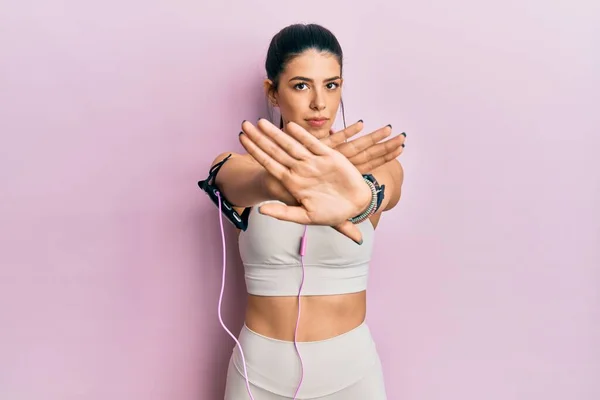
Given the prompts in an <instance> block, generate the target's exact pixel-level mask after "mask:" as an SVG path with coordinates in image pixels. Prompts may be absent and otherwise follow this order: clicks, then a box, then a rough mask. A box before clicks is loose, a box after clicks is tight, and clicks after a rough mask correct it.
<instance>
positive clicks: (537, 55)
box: [0, 0, 600, 400]
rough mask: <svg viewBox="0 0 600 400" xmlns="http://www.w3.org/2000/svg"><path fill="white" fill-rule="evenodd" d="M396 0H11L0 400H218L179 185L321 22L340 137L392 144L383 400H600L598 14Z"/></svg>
mask: <svg viewBox="0 0 600 400" xmlns="http://www.w3.org/2000/svg"><path fill="white" fill-rule="evenodd" d="M84 3H85V4H84ZM393 3H395V2H392V1H387V2H378V1H368V2H366V3H365V2H361V4H360V7H359V6H358V5H357V6H356V7H352V6H351V5H350V4H349V3H348V2H347V1H327V2H326V1H304V2H302V3H287V2H272V1H268V2H267V1H262V2H258V1H253V2H247V1H241V0H238V1H223V2H221V1H213V2H210V3H207V2H203V1H200V0H196V1H186V0H179V1H163V2H158V1H134V0H119V1H103V2H100V1H96V2H93V4H92V2H89V1H86V2H82V1H56V0H54V1H37V2H32V1H22V0H21V1H16V0H15V1H12V2H10V1H9V2H7V1H4V2H2V5H0V49H1V56H0V132H1V138H0V140H1V141H0V156H1V157H0V180H1V183H2V189H1V190H0V246H1V247H0V398H2V399H6V400H38V399H44V400H71V399H78V400H79V399H86V400H105V399H119V400H131V399H136V400H137V399H139V400H164V399H177V400H196V399H202V400H204V399H207V400H210V399H219V398H222V393H223V386H224V376H225V369H226V363H227V358H228V356H229V354H230V351H231V348H232V346H233V342H232V341H231V339H230V338H229V337H228V336H227V335H226V334H225V332H224V331H223V330H222V328H221V327H220V325H219V322H218V319H217V314H216V308H217V298H218V293H219V288H220V273H221V270H220V268H221V243H220V238H219V230H218V229H219V228H218V219H217V213H216V209H215V208H214V207H213V206H212V205H211V204H210V203H209V201H208V199H207V198H206V197H205V196H204V195H203V194H202V193H201V192H200V191H199V190H198V189H197V187H196V181H197V180H198V179H200V178H203V177H204V176H205V174H206V171H207V167H208V165H209V163H210V161H211V160H212V158H213V157H214V156H215V155H216V154H218V153H219V152H222V151H226V150H234V151H240V150H241V146H240V145H239V144H238V142H237V133H238V131H239V125H240V123H241V121H242V120H243V119H255V118H257V117H258V116H267V113H266V111H265V110H266V107H265V100H264V97H263V95H262V91H261V81H262V79H263V76H264V72H263V62H264V57H265V53H266V50H267V46H268V43H269V40H270V38H271V36H272V35H273V34H274V33H275V32H276V31H277V30H279V29H280V28H282V27H283V26H285V25H287V24H289V23H293V22H312V21H315V22H318V23H322V24H325V25H326V26H328V27H330V28H331V29H332V30H333V31H334V32H335V33H336V34H337V35H338V37H339V39H340V41H341V43H342V46H343V47H344V50H345V52H346V70H345V71H346V86H345V90H346V91H345V101H346V106H347V109H346V110H347V115H346V116H347V119H348V121H349V122H354V121H356V120H358V119H359V118H362V119H364V120H365V123H366V131H371V130H373V129H375V128H377V127H380V126H383V125H385V124H388V123H392V124H393V126H394V128H395V130H396V131H397V133H399V132H401V131H406V132H407V133H408V142H407V149H406V152H405V154H404V155H402V156H401V160H402V162H403V164H404V167H405V171H406V181H405V185H404V197H403V199H402V201H401V203H400V206H399V208H397V209H396V210H394V211H393V212H391V213H389V215H386V216H385V217H384V218H383V219H382V222H381V224H380V227H379V228H378V234H377V235H378V242H377V245H376V249H375V256H374V260H373V264H372V276H371V281H370V292H369V316H368V321H369V323H370V325H371V327H372V331H373V334H374V336H375V338H376V340H377V342H378V348H379V351H380V353H381V357H382V360H383V364H384V368H385V375H386V377H387V385H388V391H389V396H390V399H404V400H434V399H435V400H448V399H463V400H479V399H486V400H507V399H511V400H512V399H519V400H521V399H522V400H531V399H545V400H566V399H569V400H597V399H598V398H600V383H598V377H599V376H600V290H599V287H600V250H599V246H598V244H599V243H600V207H599V204H600V178H599V171H600V157H599V152H600V129H599V128H600V118H599V117H598V109H599V107H600V95H599V92H600V90H599V86H600V85H599V84H600V79H599V74H600V73H599V71H600V50H599V47H598V38H599V37H600V28H599V27H598V26H599V25H598V20H599V16H600V13H599V11H600V10H599V8H600V6H599V5H598V4H599V3H598V2H597V1H591V0H590V1H574V2H571V4H569V5H567V4H568V3H567V2H562V5H556V4H555V5H553V4H549V3H553V2H546V1H541V0H536V1H532V0H528V1H502V2H500V1H495V2H489V1H486V2H481V1H474V0H471V1H466V0H460V1H455V2H451V3H449V2H446V1H439V0H438V1H435V2H427V4H417V2H411V3H412V4H409V3H408V2H400V3H397V4H396V5H392V4H393ZM556 3H558V2H556ZM357 4H358V3H357ZM484 4H485V5H484ZM228 232H229V233H232V230H231V228H229V227H228ZM230 238H231V236H230ZM228 244H229V246H230V247H229V252H228V254H229V259H230V263H229V268H230V269H229V273H228V277H229V281H228V284H227V289H226V290H227V291H226V300H225V305H224V307H225V310H224V311H225V319H226V321H227V322H228V324H229V326H230V327H231V328H232V329H233V330H234V331H235V332H237V330H238V329H239V327H240V324H241V321H242V320H241V318H242V314H241V311H242V310H243V307H244V297H243V291H244V284H243V280H242V278H241V276H242V270H241V267H240V262H239V258H238V255H237V249H236V248H235V246H234V244H235V241H234V240H231V239H230V240H228Z"/></svg>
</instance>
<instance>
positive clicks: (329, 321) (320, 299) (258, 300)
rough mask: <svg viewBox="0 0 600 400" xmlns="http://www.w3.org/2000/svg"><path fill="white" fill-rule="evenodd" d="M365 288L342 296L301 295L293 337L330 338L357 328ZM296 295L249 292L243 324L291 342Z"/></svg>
mask: <svg viewBox="0 0 600 400" xmlns="http://www.w3.org/2000/svg"><path fill="white" fill-rule="evenodd" d="M366 303H367V301H366V291H362V292H358V293H350V294H341V295H327V296H301V297H300V306H301V310H300V322H299V324H298V333H297V337H296V340H297V341H298V342H314V341H318V340H325V339H330V338H332V337H335V336H338V335H341V334H343V333H346V332H348V331H351V330H352V329H354V328H356V327H358V326H359V325H360V324H362V322H363V321H364V319H365V315H366V309H367V304H366ZM297 317H298V296H284V297H282V296H275V297H273V296H254V295H248V306H247V309H246V326H248V328H249V329H251V330H253V331H254V332H256V333H259V334H261V335H263V336H267V337H270V338H273V339H278V340H285V341H294V333H295V330H296V320H297Z"/></svg>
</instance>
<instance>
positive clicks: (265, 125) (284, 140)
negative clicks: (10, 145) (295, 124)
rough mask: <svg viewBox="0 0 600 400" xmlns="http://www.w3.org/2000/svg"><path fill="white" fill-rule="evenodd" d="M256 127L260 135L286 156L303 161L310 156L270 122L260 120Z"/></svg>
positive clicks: (290, 137) (303, 148) (296, 142)
mask: <svg viewBox="0 0 600 400" xmlns="http://www.w3.org/2000/svg"><path fill="white" fill-rule="evenodd" d="M256 125H257V128H258V130H259V131H260V132H261V133H263V134H264V135H266V136H267V137H269V138H270V139H271V141H272V142H273V143H275V144H276V145H277V146H278V147H279V148H280V149H282V150H283V151H284V152H285V153H286V154H287V155H289V156H291V157H293V158H295V159H296V160H303V159H306V158H307V157H309V156H310V152H309V151H308V150H307V149H306V148H305V147H304V146H302V144H301V143H299V142H298V141H297V140H295V139H294V138H293V137H292V136H290V135H288V134H286V133H285V132H283V131H282V130H281V129H279V128H278V127H276V126H275V125H273V124H272V123H271V122H270V121H268V120H266V119H262V118H261V119H259V120H258V123H257V124H256Z"/></svg>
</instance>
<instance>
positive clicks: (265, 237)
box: [238, 200, 375, 296]
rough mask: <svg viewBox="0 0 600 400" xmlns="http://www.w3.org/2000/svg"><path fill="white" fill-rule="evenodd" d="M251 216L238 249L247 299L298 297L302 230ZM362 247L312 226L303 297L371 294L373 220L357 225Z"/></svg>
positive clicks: (255, 209) (330, 230)
mask: <svg viewBox="0 0 600 400" xmlns="http://www.w3.org/2000/svg"><path fill="white" fill-rule="evenodd" d="M268 202H277V200H270V201H266V202H263V203H260V204H257V205H256V206H254V207H253V208H252V210H251V211H250V215H249V217H248V228H247V229H246V231H242V232H240V235H239V239H238V243H239V250H240V256H241V259H242V263H243V265H244V271H245V279H246V287H247V290H248V293H249V294H253V295H258V296H297V295H298V289H299V287H300V283H301V280H302V263H301V258H300V243H301V240H302V235H303V233H304V225H300V224H297V223H294V222H288V221H280V220H278V219H276V218H273V217H270V216H266V215H263V214H260V213H259V212H258V207H259V206H260V205H262V204H265V203H268ZM357 226H358V227H359V229H360V230H361V232H362V237H363V243H362V245H358V244H356V243H355V242H354V241H352V240H351V239H349V238H348V237H346V236H344V235H342V234H341V233H339V232H337V231H336V230H334V229H333V228H331V227H329V226H320V225H309V226H308V228H307V232H306V253H305V256H304V267H305V274H304V283H303V286H302V295H307V296H310V295H333V294H343V293H356V292H360V291H363V290H365V289H366V288H367V280H368V275H369V263H370V261H371V253H372V249H373V239H374V235H375V230H374V228H373V225H372V223H371V221H370V220H368V219H367V220H366V221H363V222H362V223H360V224H358V225H357Z"/></svg>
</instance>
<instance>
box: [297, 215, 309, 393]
mask: <svg viewBox="0 0 600 400" xmlns="http://www.w3.org/2000/svg"><path fill="white" fill-rule="evenodd" d="M307 229H308V225H304V234H303V235H302V242H301V244H300V261H301V262H302V280H301V281H300V288H299V289H298V317H297V318H296V329H295V331H294V347H296V353H298V358H299V359H300V382H298V387H297V388H296V393H294V400H296V396H298V392H299V391H300V386H302V381H303V380H304V362H303V361H302V355H300V349H299V348H298V341H297V337H298V325H299V324H300V310H301V307H300V294H301V293H302V286H303V285H304V273H305V271H304V254H306V230H307Z"/></svg>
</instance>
